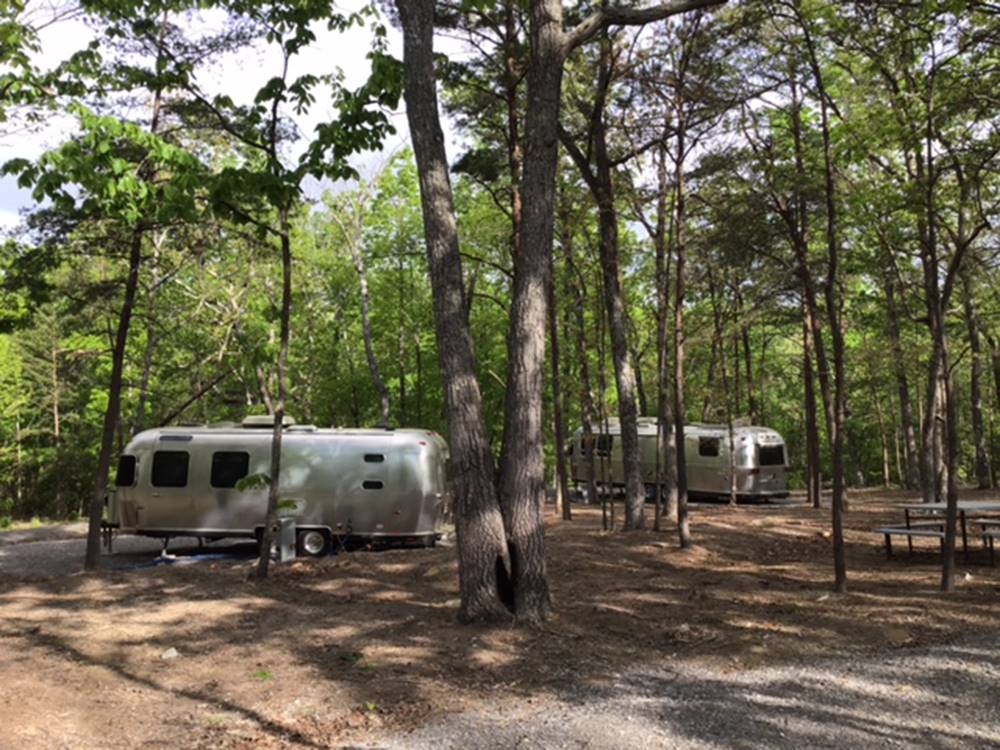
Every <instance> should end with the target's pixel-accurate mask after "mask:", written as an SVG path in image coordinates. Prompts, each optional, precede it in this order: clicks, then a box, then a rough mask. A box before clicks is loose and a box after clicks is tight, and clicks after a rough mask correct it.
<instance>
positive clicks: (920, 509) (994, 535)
mask: <svg viewBox="0 0 1000 750" xmlns="http://www.w3.org/2000/svg"><path fill="white" fill-rule="evenodd" d="M947 509H948V506H947V504H946V503H920V504H913V505H904V506H903V514H904V525H902V526H893V525H888V526H880V527H879V528H877V529H874V530H873V531H874V532H875V533H878V534H882V535H883V536H884V537H885V550H886V556H887V557H892V537H894V536H905V537H906V544H907V547H908V549H909V552H910V554H911V555H912V554H913V539H914V537H924V538H933V539H939V540H940V541H941V546H942V549H943V548H944V537H945V519H944V514H945V512H946V511H947ZM956 510H957V511H958V519H957V520H958V528H957V529H956V532H958V533H960V534H961V536H962V552H963V554H964V555H965V559H966V560H968V559H969V531H968V525H969V522H970V521H971V523H972V524H974V525H975V524H978V525H979V527H980V535H981V537H982V540H983V546H984V547H986V548H987V549H989V551H990V563H991V564H995V550H994V542H995V540H996V539H998V538H1000V517H998V515H997V514H1000V502H996V501H991V500H960V501H959V502H958V504H957V506H956ZM914 516H916V517H917V518H923V519H926V520H914Z"/></svg>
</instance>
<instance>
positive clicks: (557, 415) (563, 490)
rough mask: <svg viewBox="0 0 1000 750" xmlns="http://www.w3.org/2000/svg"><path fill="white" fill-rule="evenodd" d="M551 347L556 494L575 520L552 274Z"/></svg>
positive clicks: (564, 510)
mask: <svg viewBox="0 0 1000 750" xmlns="http://www.w3.org/2000/svg"><path fill="white" fill-rule="evenodd" d="M548 317H549V345H550V348H551V353H550V357H551V364H552V420H553V423H554V424H553V428H554V429H553V432H554V436H555V443H556V445H555V454H556V492H557V494H558V499H559V504H560V505H561V506H562V507H561V508H560V510H561V511H562V517H563V520H565V521H571V520H572V519H573V516H572V510H571V509H570V507H569V499H570V497H569V475H568V472H567V470H566V425H565V422H564V419H563V397H562V379H561V373H560V371H559V365H560V358H559V326H558V309H557V308H556V295H555V273H552V274H551V278H550V283H549V315H548Z"/></svg>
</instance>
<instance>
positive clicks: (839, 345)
mask: <svg viewBox="0 0 1000 750" xmlns="http://www.w3.org/2000/svg"><path fill="white" fill-rule="evenodd" d="M795 11H796V14H797V15H798V18H799V22H800V26H801V28H802V34H803V39H804V41H805V45H806V48H807V51H808V53H809V54H808V56H809V65H810V68H811V69H812V75H813V81H814V83H815V84H816V91H817V94H818V97H819V101H820V133H821V135H822V140H823V178H824V194H825V199H826V245H827V276H826V287H825V295H826V308H827V310H826V312H827V318H828V319H829V324H830V336H831V339H832V342H833V365H834V391H833V408H832V410H831V413H830V417H831V419H830V422H829V426H830V438H831V440H830V442H831V444H832V448H833V451H832V452H833V497H832V498H831V501H830V504H831V506H832V509H833V512H832V525H833V567H834V590H835V591H837V592H838V593H843V592H845V591H847V560H846V555H845V550H844V521H843V514H844V509H845V504H846V492H845V486H844V448H845V439H846V435H845V429H844V428H845V421H846V412H847V374H846V368H845V363H844V356H845V355H844V328H843V326H844V315H843V297H844V295H843V290H842V288H841V280H840V276H839V261H840V257H839V256H840V243H839V240H838V237H837V201H836V194H835V183H834V166H833V148H832V145H831V138H830V123H829V96H828V95H827V91H826V86H825V81H824V80H823V74H822V71H821V69H820V65H819V61H818V60H817V57H816V51H815V48H814V46H813V41H812V37H811V35H810V31H809V27H808V24H807V23H806V21H805V19H804V18H803V17H802V15H801V7H800V3H799V1H798V0H796V2H795ZM816 350H817V354H818V353H819V351H820V338H819V337H817V341H816ZM821 368H822V366H821ZM821 382H822V372H821Z"/></svg>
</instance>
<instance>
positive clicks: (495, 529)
mask: <svg viewBox="0 0 1000 750" xmlns="http://www.w3.org/2000/svg"><path fill="white" fill-rule="evenodd" d="M397 8H398V9H399V15H400V19H401V21H402V24H403V60H404V63H405V76H406V78H405V99H406V116H407V121H408V123H409V126H410V134H411V136H412V138H413V151H414V155H415V157H416V161H417V167H418V174H419V176H420V197H421V205H422V208H423V218H424V236H425V239H426V247H427V262H428V268H429V272H430V277H431V290H432V293H433V297H434V324H435V329H436V333H437V341H438V357H439V361H440V364H441V377H442V381H443V385H444V391H445V405H446V408H447V414H448V429H449V442H450V447H451V460H452V463H453V465H454V476H455V479H456V488H455V491H456V532H457V536H458V540H457V541H458V562H459V590H460V595H461V609H460V616H461V617H462V618H463V619H464V620H467V621H468V620H499V619H506V618H507V617H508V616H509V610H508V607H509V606H511V605H513V602H512V601H511V600H510V596H509V585H510V579H509V576H508V572H507V571H509V570H510V567H509V560H508V556H507V545H506V542H505V539H504V528H503V517H502V515H501V513H500V507H499V504H498V502H497V495H496V486H495V484H494V475H493V469H494V467H493V454H492V453H491V452H490V446H489V442H488V441H487V438H486V428H485V424H484V422H483V415H482V395H481V393H480V390H479V381H478V380H477V378H476V367H475V357H474V355H473V349H472V336H471V334H470V332H469V326H468V320H467V319H466V303H465V290H464V288H463V281H462V262H461V256H460V254H459V243H458V228H457V226H456V223H455V210H454V203H453V199H452V191H451V183H450V180H449V177H448V161H447V158H446V156H445V150H444V134H443V133H442V131H441V124H440V120H439V118H438V109H437V91H436V88H435V74H434V51H433V37H434V2H433V0H415V1H412V2H407V1H405V0H398V2H397ZM524 437H525V438H526V439H528V436H524ZM505 605H506V606H505Z"/></svg>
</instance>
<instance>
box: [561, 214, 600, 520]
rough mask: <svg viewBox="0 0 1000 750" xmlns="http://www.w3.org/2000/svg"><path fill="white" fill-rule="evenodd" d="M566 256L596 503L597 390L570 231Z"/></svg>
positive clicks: (591, 495) (590, 486) (591, 496)
mask: <svg viewBox="0 0 1000 750" xmlns="http://www.w3.org/2000/svg"><path fill="white" fill-rule="evenodd" d="M562 247H563V254H564V257H565V259H566V273H567V278H568V279H569V286H570V289H571V291H572V294H573V312H574V317H575V320H576V356H577V362H578V364H579V367H580V421H581V431H582V436H581V438H582V439H581V441H580V449H581V451H583V453H584V455H583V456H581V457H580V458H581V460H582V459H583V458H586V459H587V501H588V502H591V503H594V502H597V475H596V470H597V469H596V461H595V455H594V448H595V446H594V420H595V419H596V418H597V413H596V411H595V409H594V390H593V386H592V384H591V380H590V362H589V359H588V352H589V349H588V347H587V324H586V321H585V319H584V310H585V309H586V304H587V300H586V294H585V288H584V285H583V275H582V274H581V273H580V271H579V270H578V269H577V267H576V264H575V262H574V260H573V235H572V232H571V231H567V232H566V233H565V234H564V235H563V242H562Z"/></svg>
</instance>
